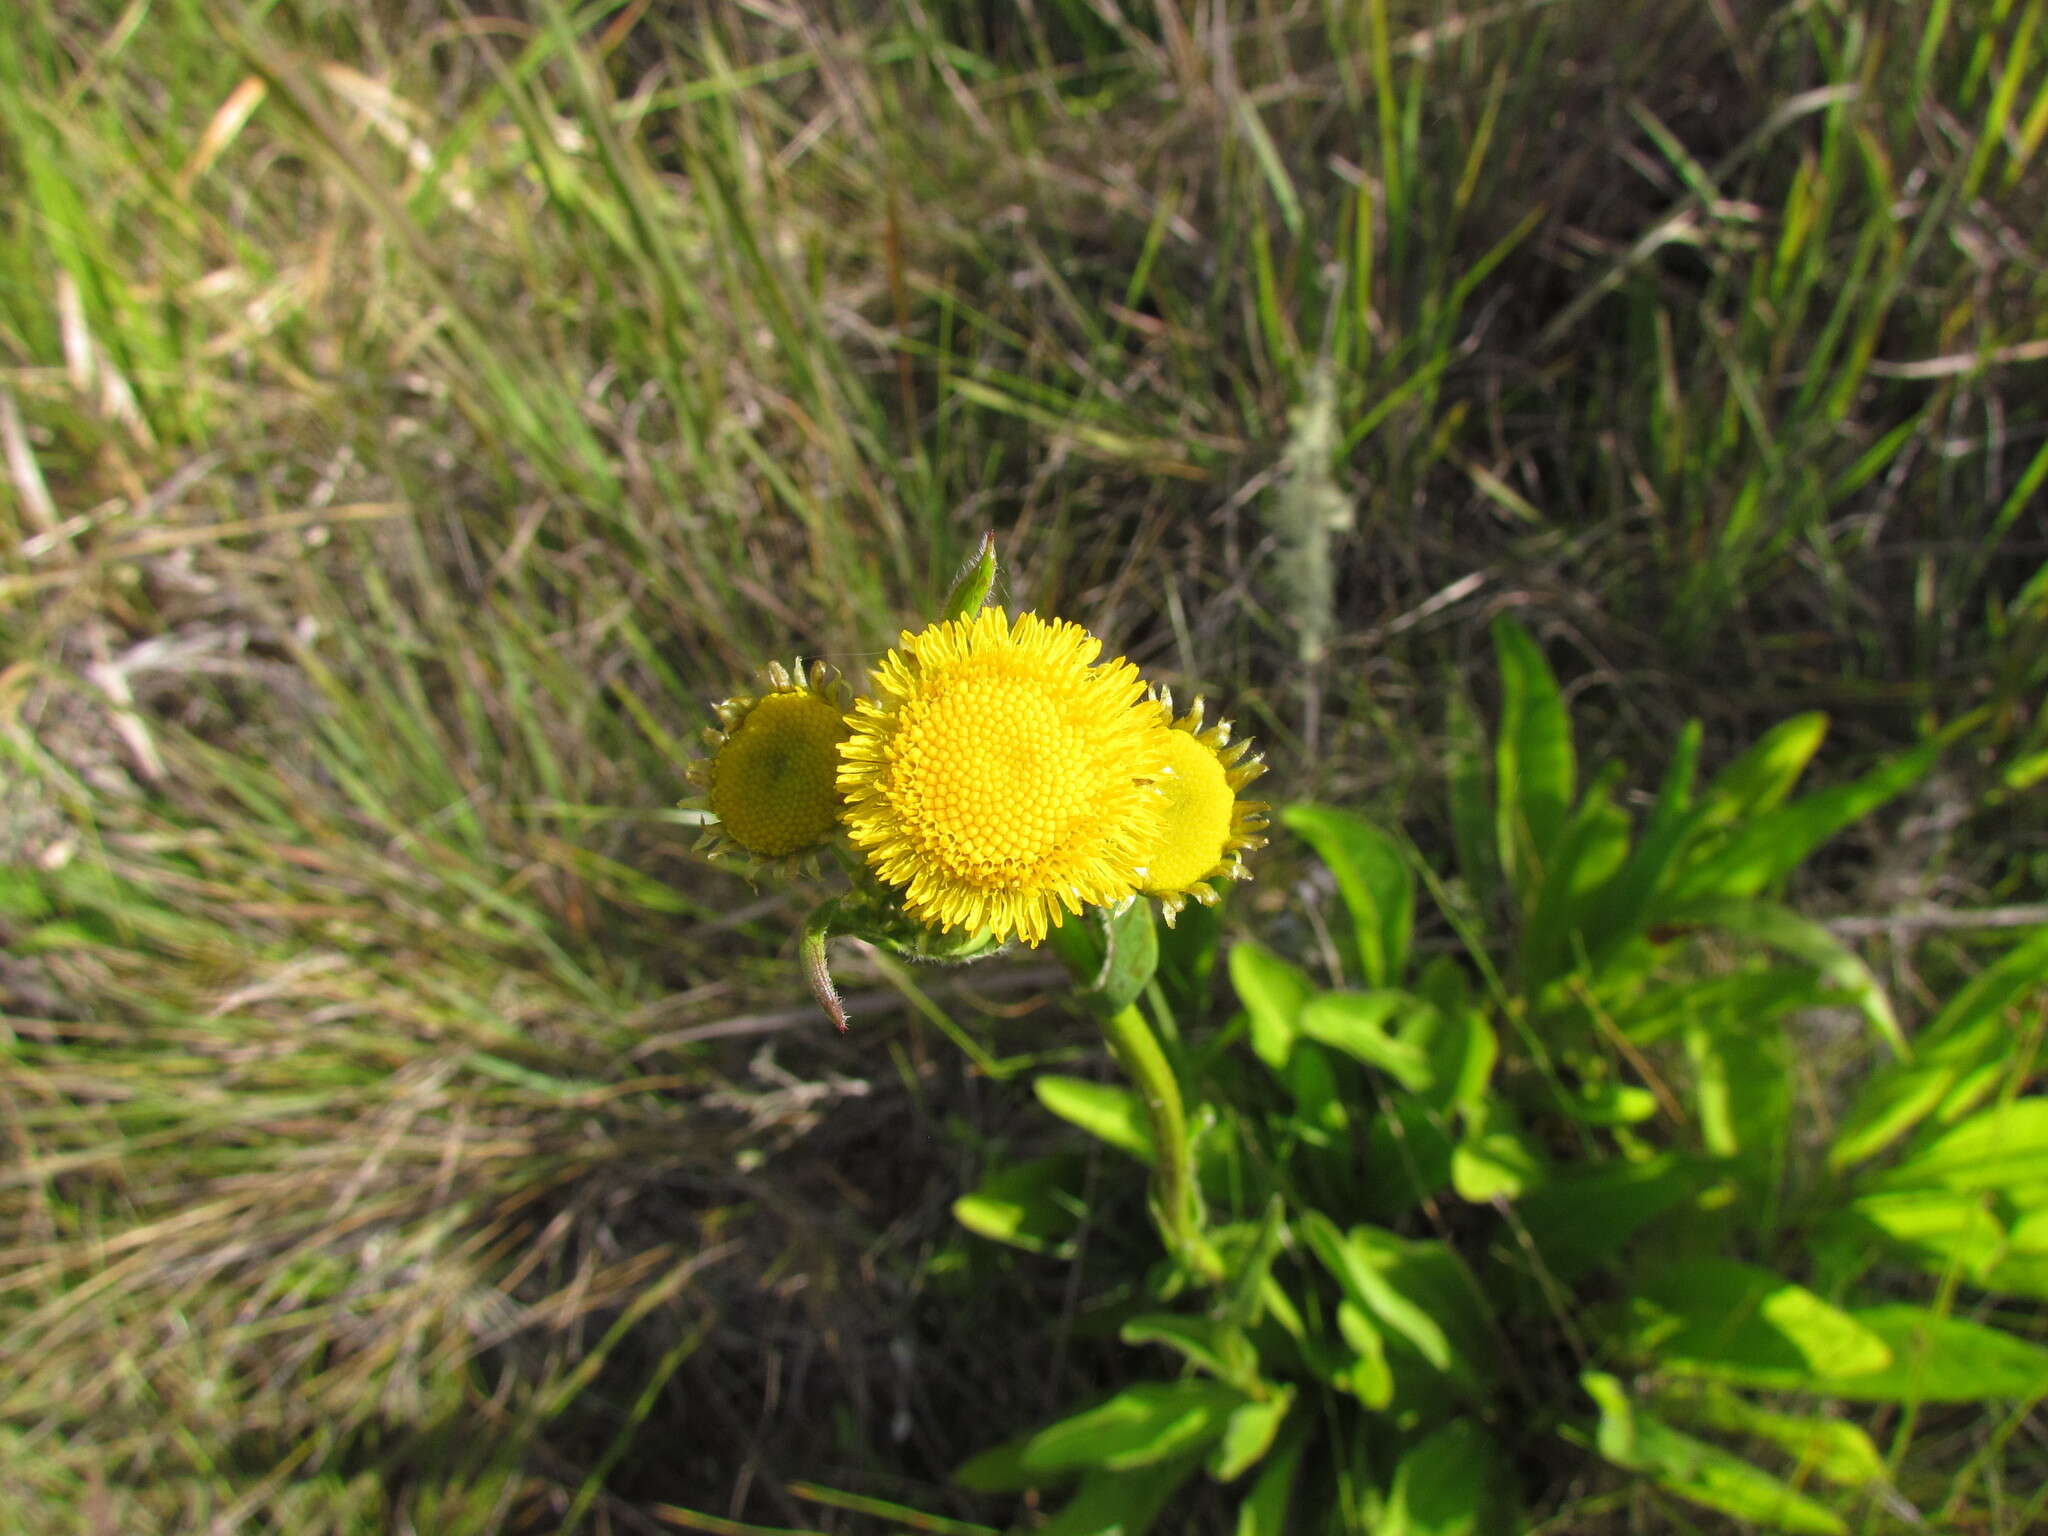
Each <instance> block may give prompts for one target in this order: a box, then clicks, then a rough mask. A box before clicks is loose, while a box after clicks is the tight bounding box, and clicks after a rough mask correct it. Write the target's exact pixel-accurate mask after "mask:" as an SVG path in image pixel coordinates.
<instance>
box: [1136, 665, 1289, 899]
mask: <svg viewBox="0 0 2048 1536" xmlns="http://www.w3.org/2000/svg"><path fill="white" fill-rule="evenodd" d="M1161 702H1162V706H1163V709H1164V711H1165V713H1166V714H1168V715H1169V716H1170V715H1171V714H1172V710H1173V699H1172V696H1171V695H1162V696H1161ZM1202 712H1203V711H1202V701H1201V700H1200V699H1197V700H1196V701H1195V705H1194V708H1193V709H1191V710H1190V711H1189V712H1188V713H1187V714H1186V715H1183V716H1182V717H1181V718H1180V719H1178V720H1172V721H1171V722H1170V723H1162V724H1160V725H1158V726H1156V727H1155V730H1156V732H1157V734H1158V736H1159V737H1160V740H1161V742H1162V744H1163V746H1164V756H1165V759H1166V773H1165V775H1164V777H1162V778H1161V779H1160V781H1159V787H1160V790H1161V791H1162V795H1163V798H1164V801H1165V813H1164V814H1163V815H1162V816H1161V818H1160V822H1159V833H1158V836H1157V838H1156V840H1155V841H1154V842H1153V844H1152V846H1151V849H1150V850H1149V853H1148V856H1147V858H1146V861H1145V863H1146V869H1145V874H1144V877H1143V878H1142V879H1141V880H1140V881H1139V882H1138V889H1139V890H1140V891H1142V892H1143V893H1144V894H1145V895H1147V896H1152V897H1156V898H1157V899H1158V901H1159V904H1160V910H1161V912H1162V914H1163V915H1164V916H1165V918H1166V921H1167V923H1168V924H1169V925H1170V924H1171V923H1172V922H1173V920H1174V918H1175V917H1176V916H1177V915H1178V914H1179V913H1180V911H1181V909H1182V908H1183V907H1185V906H1186V905H1187V904H1188V901H1189V900H1190V898H1192V899H1193V900H1195V901H1199V902H1202V903H1203V904H1204V905H1210V904H1213V903H1214V902H1215V901H1216V899H1217V896H1216V887H1215V885H1214V884H1213V883H1212V882H1214V881H1216V880H1219V879H1237V878H1241V877H1243V875H1244V874H1245V867H1244V855H1245V854H1246V853H1248V852H1250V851H1251V850H1252V849H1255V848H1259V847H1262V846H1263V845H1264V844H1265V841H1266V840H1265V838H1264V837H1263V836H1261V835H1260V834H1261V833H1262V832H1263V830H1264V828H1265V825H1266V818H1265V814H1264V813H1265V810H1266V806H1265V804H1264V802H1262V801H1258V800H1241V799H1239V798H1238V791H1239V790H1241V789H1243V788H1244V787H1245V785H1247V784H1249V783H1250V782H1251V781H1252V780H1253V779H1255V778H1257V777H1258V776H1259V775H1260V774H1261V773H1263V772H1264V771H1265V768H1264V765H1263V764H1261V763H1260V762H1259V760H1258V759H1257V758H1256V757H1253V758H1246V757H1245V753H1246V752H1247V750H1248V749H1249V747H1250V743H1249V742H1243V741H1240V742H1238V743H1236V744H1235V745H1232V744H1231V741H1230V727H1229V726H1228V725H1227V724H1224V725H1217V726H1214V727H1212V728H1210V729H1209V730H1206V731H1205V730H1203V729H1202Z"/></svg>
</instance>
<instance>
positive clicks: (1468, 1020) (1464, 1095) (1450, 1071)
mask: <svg viewBox="0 0 2048 1536" xmlns="http://www.w3.org/2000/svg"><path fill="white" fill-rule="evenodd" d="M1403 1038H1404V1039H1406V1040H1413V1041H1415V1042H1416V1043H1417V1044H1419V1045H1420V1046H1421V1047H1422V1049H1423V1052H1424V1054H1426V1055H1427V1056H1428V1057H1429V1070H1430V1078H1431V1084H1430V1086H1431V1092H1430V1095H1429V1102H1430V1104H1431V1105H1432V1106H1433V1107H1434V1108H1436V1109H1439V1110H1444V1111H1449V1110H1453V1109H1469V1108H1471V1107H1472V1106H1474V1105H1477V1104H1479V1103H1480V1102H1481V1101H1482V1100H1483V1099H1484V1098H1485V1097H1486V1089H1487V1085H1488V1084H1489V1083H1490V1082H1491V1081H1492V1080H1493V1068H1494V1063H1495V1062H1497V1061H1498V1060H1499V1059H1500V1040H1499V1038H1498V1037H1497V1036H1496V1035H1495V1034H1494V1032H1493V1026H1492V1025H1491V1024H1489V1023H1487V1022H1486V1015H1485V1014H1483V1013H1481V1012H1480V1011H1479V1010H1478V1009H1477V1008H1457V1009H1454V1010H1452V1011H1451V1012H1449V1013H1446V1012H1444V1011H1443V1010H1442V1009H1439V1008H1434V1007H1432V1008H1431V1009H1430V1011H1429V1012H1427V1013H1424V1014H1420V1015H1418V1016H1417V1019H1416V1021H1415V1024H1414V1026H1413V1027H1412V1028H1411V1030H1410V1031H1409V1033H1408V1034H1406V1035H1404V1037H1403Z"/></svg>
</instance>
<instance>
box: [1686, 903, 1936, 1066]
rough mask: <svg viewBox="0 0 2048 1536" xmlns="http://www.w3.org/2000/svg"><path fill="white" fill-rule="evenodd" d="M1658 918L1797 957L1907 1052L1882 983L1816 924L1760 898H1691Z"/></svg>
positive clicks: (1899, 1050)
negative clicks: (1746, 940)
mask: <svg viewBox="0 0 2048 1536" xmlns="http://www.w3.org/2000/svg"><path fill="white" fill-rule="evenodd" d="M1658 921H1659V922H1662V923H1666V924H1669V925H1671V926H1673V927H1679V928H1714V929H1718V930H1720V931H1721V932H1723V933H1730V934H1734V935H1736V936H1738V937H1740V938H1746V939H1754V940H1756V941H1757V942H1758V943H1759V944H1767V945H1769V946H1770V947H1771V948H1772V949H1775V950H1777V951H1778V952H1779V953H1780V954H1786V955H1790V956H1792V957H1793V958H1794V959H1797V960H1803V961H1805V962H1806V963H1807V964H1808V965H1810V966H1812V967H1813V969H1814V972H1815V973H1816V974H1817V975H1818V976H1819V977H1820V978H1821V979H1822V980H1824V981H1825V982H1827V984H1828V985H1829V986H1830V987H1832V988H1834V989H1835V990H1836V991H1838V992H1840V993H1842V994H1843V996H1844V997H1845V998H1846V999H1847V1000H1848V1001H1849V1002H1850V1003H1851V1004H1852V1005H1853V1006H1854V1007H1855V1008H1856V1009H1857V1010H1858V1011H1859V1012H1861V1013H1862V1015H1863V1017H1864V1018H1865V1019H1866V1020H1868V1021H1869V1023H1870V1026H1871V1028H1872V1029H1874V1030H1876V1031H1877V1032H1878V1034H1880V1035H1882V1036H1883V1037H1884V1039H1885V1041H1886V1043H1887V1044H1889V1045H1890V1046H1891V1048H1892V1049H1893V1050H1894V1051H1895V1052H1897V1053H1898V1054H1899V1055H1901V1056H1905V1055H1907V1054H1909V1052H1908V1050H1907V1047H1906V1037H1905V1036H1904V1035H1903V1034H1902V1033H1900V1031H1899V1021H1898V1018H1897V1016H1896V1015H1894V1014H1893V1012H1892V1005H1891V1003H1890V1001H1889V1000H1888V999H1887V998H1886V997H1885V995H1884V988H1882V987H1880V986H1879V985H1878V984H1877V978H1876V977H1875V976H1873V975H1871V974H1870V968H1869V967H1868V966H1866V965H1865V964H1864V963H1863V962H1862V961H1861V960H1859V959H1858V958H1857V957H1856V955H1855V954H1854V953H1853V952H1852V951H1851V950H1850V949H1848V948H1847V947H1846V946H1845V945H1844V944H1843V943H1842V942H1841V940H1839V939H1837V938H1836V937H1835V936H1834V935H1833V934H1831V933H1829V932H1828V931H1827V929H1825V928H1823V927H1821V925H1820V924H1818V923H1816V922H1812V921H1810V920H1809V919H1807V918H1803V917H1801V916H1799V914H1798V913H1796V912H1790V911H1787V910H1786V909H1785V908H1784V907H1775V906H1772V905H1770V904H1769V903H1767V902H1761V901H1696V902H1687V903H1682V904H1675V905H1672V906H1670V907H1667V908H1665V909H1663V910H1662V911H1661V912H1660V913H1659V915H1658Z"/></svg>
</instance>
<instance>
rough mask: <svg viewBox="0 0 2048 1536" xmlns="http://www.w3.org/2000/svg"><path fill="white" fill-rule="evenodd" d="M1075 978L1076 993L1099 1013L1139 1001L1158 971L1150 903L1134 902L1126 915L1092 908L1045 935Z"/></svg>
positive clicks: (1157, 939)
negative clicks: (1146, 986)
mask: <svg viewBox="0 0 2048 1536" xmlns="http://www.w3.org/2000/svg"><path fill="white" fill-rule="evenodd" d="M1046 940H1047V942H1048V943H1049V944H1050V945H1051V946H1052V949H1053V952H1054V953H1055V954H1057V955H1058V956H1059V957H1060V963H1061V964H1063V965H1064V966H1066V968H1067V971H1068V973H1069V974H1070V975H1072V976H1073V977H1074V981H1075V993H1076V995H1077V996H1079V998H1080V999H1081V1001H1082V1002H1084V1003H1085V1004H1087V1006H1088V1007H1089V1008H1090V1009H1092V1010H1094V1011H1095V1012H1097V1013H1115V1012H1116V1011H1117V1010H1118V1009H1121V1008H1125V1007H1128V1006H1129V1005H1130V1004H1131V1003H1133V1002H1135V1001H1136V1000H1137V998H1138V996H1139V994H1140V993H1142V992H1143V991H1144V990H1145V984H1146V983H1147V982H1149V981H1151V979H1152V973H1153V972H1154V971H1155V970H1157V969H1158V967H1159V932H1158V929H1157V928H1156V927H1155V926H1154V924H1153V917H1152V904H1151V903H1150V902H1149V901H1134V902H1132V903H1131V904H1130V905H1129V906H1127V907H1125V908H1124V909H1123V910H1122V911H1120V912H1117V911H1110V910H1107V909H1103V908H1095V907H1091V908H1089V909H1088V910H1087V911H1085V912H1083V913H1082V914H1081V915H1080V916H1079V917H1078V918H1069V919H1068V920H1067V921H1066V922H1064V923H1062V924H1060V926H1059V927H1057V928H1054V929H1052V930H1051V931H1050V932H1049V933H1048V934H1047V935H1046Z"/></svg>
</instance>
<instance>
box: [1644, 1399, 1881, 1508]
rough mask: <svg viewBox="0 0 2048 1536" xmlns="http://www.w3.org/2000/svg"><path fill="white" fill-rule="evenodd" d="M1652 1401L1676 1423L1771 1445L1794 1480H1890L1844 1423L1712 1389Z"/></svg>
mask: <svg viewBox="0 0 2048 1536" xmlns="http://www.w3.org/2000/svg"><path fill="white" fill-rule="evenodd" d="M1656 1401H1657V1407H1658V1409H1659V1410H1660V1411H1661V1412H1663V1413H1666V1414H1669V1415H1670V1416H1671V1417H1672V1418H1674V1419H1676V1420H1678V1421H1679V1422H1680V1423H1681V1424H1685V1425H1688V1426H1691V1427H1694V1428H1698V1429H1711V1430H1714V1431H1716V1432H1717V1433H1720V1434H1724V1435H1753V1436H1755V1437H1756V1438H1757V1439H1760V1440H1768V1441H1770V1442H1771V1443H1772V1444H1774V1445H1776V1446H1778V1447H1779V1448H1780V1449H1782V1450H1783V1451H1784V1452H1785V1454H1786V1455H1788V1456H1790V1457H1791V1458H1792V1459H1793V1460H1794V1461H1795V1462H1796V1463H1797V1464H1798V1471H1797V1473H1796V1474H1795V1478H1796V1477H1799V1476H1803V1475H1804V1474H1806V1473H1808V1472H1812V1473H1814V1474H1816V1475H1818V1476H1820V1477H1824V1478H1826V1479H1827V1480H1828V1481H1829V1482H1831V1483H1835V1484H1837V1485H1838V1486H1840V1487H1844V1488H1861V1487H1864V1486H1866V1485H1867V1484H1870V1483H1881V1482H1884V1481H1885V1480H1886V1479H1887V1477H1888V1476H1889V1473H1888V1471H1887V1469H1886V1467H1885V1462H1884V1457H1883V1455H1882V1454H1881V1453H1880V1452H1879V1451H1878V1449H1877V1447H1876V1446H1875V1445H1874V1444H1872V1443H1871V1439H1870V1436H1868V1435H1867V1434H1865V1433H1864V1432H1863V1431H1862V1430H1861V1429H1859V1428H1858V1427H1857V1426H1856V1425H1854V1424H1851V1423H1849V1422H1848V1421H1847V1420H1846V1419H1823V1418H1815V1417H1812V1416H1810V1415H1806V1414H1796V1413H1779V1412H1776V1411H1774V1410H1772V1409H1769V1408H1761V1407H1759V1406H1757V1405H1756V1404H1755V1403H1752V1402H1751V1401H1749V1399H1748V1398H1746V1397H1742V1396H1740V1395H1739V1394H1737V1393H1734V1392H1730V1391H1728V1390H1727V1389H1726V1388H1724V1387H1716V1386H1704V1387H1703V1386H1698V1385H1693V1384H1688V1385H1686V1386H1683V1387H1674V1388H1671V1389H1670V1390H1668V1391H1665V1392H1661V1393H1659V1394H1658V1396H1657V1400H1656Z"/></svg>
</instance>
